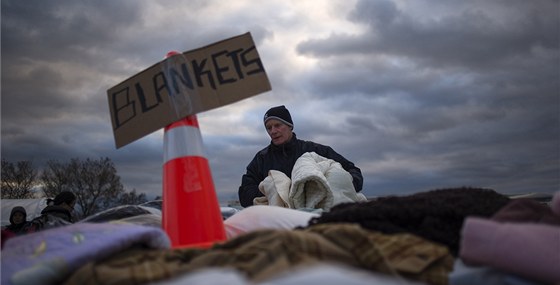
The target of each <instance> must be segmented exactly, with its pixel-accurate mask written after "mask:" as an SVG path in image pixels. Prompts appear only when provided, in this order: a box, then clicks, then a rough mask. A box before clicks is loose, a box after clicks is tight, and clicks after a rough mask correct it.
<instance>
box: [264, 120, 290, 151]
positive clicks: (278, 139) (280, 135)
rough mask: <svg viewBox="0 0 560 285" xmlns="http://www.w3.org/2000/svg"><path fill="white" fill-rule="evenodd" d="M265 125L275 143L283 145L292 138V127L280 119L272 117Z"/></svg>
mask: <svg viewBox="0 0 560 285" xmlns="http://www.w3.org/2000/svg"><path fill="white" fill-rule="evenodd" d="M265 127H266V132H267V133H268V135H269V136H270V139H272V143H273V144H274V145H281V144H284V143H286V142H288V141H290V139H292V128H291V127H290V126H288V125H286V124H284V123H282V122H281V121H279V120H276V119H270V120H268V121H266V124H265Z"/></svg>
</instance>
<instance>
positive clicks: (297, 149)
mask: <svg viewBox="0 0 560 285" xmlns="http://www.w3.org/2000/svg"><path fill="white" fill-rule="evenodd" d="M264 125H265V128H266V131H267V133H268V135H269V136H270V138H271V142H270V144H269V145H268V146H267V147H265V148H263V149H262V150H260V151H259V152H257V154H256V155H255V157H254V158H253V160H252V161H251V162H250V163H249V165H248V166H247V172H246V173H245V174H244V175H243V176H242V178H241V186H240V187H239V192H238V194H239V202H240V203H241V206H243V207H248V206H251V205H253V199H254V198H256V197H262V196H264V194H262V193H261V192H260V191H259V183H260V182H261V181H263V180H264V179H265V178H266V177H267V176H268V172H269V171H270V170H278V171H281V172H283V173H284V174H285V175H286V176H288V177H291V175H292V169H293V168H294V164H295V163H296V160H297V159H298V158H299V157H300V156H301V155H302V154H304V153H306V152H315V153H317V154H318V155H320V156H323V157H325V158H328V159H332V160H334V161H336V162H338V163H340V164H341V165H342V168H344V170H346V171H348V173H350V175H352V184H353V185H354V190H355V191H356V192H359V191H361V190H362V185H363V177H362V171H361V170H360V169H359V168H358V167H356V166H355V165H354V163H352V162H351V161H349V160H348V159H346V158H345V157H343V156H342V155H340V154H338V153H337V152H336V151H334V150H333V149H332V148H331V147H329V146H326V145H322V144H318V143H315V142H312V141H304V140H300V139H298V138H297V137H296V134H295V133H294V132H293V129H294V123H293V121H292V117H291V115H290V112H289V111H288V109H286V107H285V106H284V105H282V106H277V107H273V108H270V109H269V110H268V111H267V112H266V113H265V114H264Z"/></svg>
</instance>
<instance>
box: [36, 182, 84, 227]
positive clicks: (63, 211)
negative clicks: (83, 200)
mask: <svg viewBox="0 0 560 285" xmlns="http://www.w3.org/2000/svg"><path fill="white" fill-rule="evenodd" d="M75 204H76V195H75V194H74V193H72V192H70V191H62V192H60V193H59V194H58V195H56V197H55V198H54V203H53V205H49V206H47V207H45V209H43V211H41V216H39V217H37V218H35V219H33V220H32V221H31V222H29V225H28V226H27V227H26V231H27V232H28V233H30V232H36V231H40V230H43V229H48V228H54V227H59V226H64V225H70V224H73V223H74V220H73V218H72V212H73V211H74V205H75Z"/></svg>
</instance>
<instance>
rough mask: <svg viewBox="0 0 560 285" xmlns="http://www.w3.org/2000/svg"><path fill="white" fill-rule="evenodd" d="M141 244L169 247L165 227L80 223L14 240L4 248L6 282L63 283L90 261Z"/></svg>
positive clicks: (4, 275) (3, 265)
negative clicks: (163, 228) (162, 228)
mask: <svg viewBox="0 0 560 285" xmlns="http://www.w3.org/2000/svg"><path fill="white" fill-rule="evenodd" d="M135 246H140V247H144V248H146V247H147V248H169V247H170V242H169V238H168V237H167V235H166V234H165V232H164V231H163V230H161V229H158V228H155V227H148V226H138V225H131V224H125V223H122V224H109V223H102V224H96V223H77V224H73V225H68V226H63V227H58V228H53V229H48V230H44V231H40V232H37V233H33V234H27V235H23V236H19V237H16V238H13V239H10V240H8V241H7V242H6V245H5V247H4V249H2V284H4V285H9V284H18V285H23V284H30V285H36V284H60V283H61V282H62V281H64V280H65V279H66V278H67V277H68V276H69V275H70V274H71V273H72V272H74V270H76V269H77V268H79V267H81V266H82V265H84V264H86V263H87V262H91V261H95V260H101V259H104V258H107V257H109V256H112V255H113V254H114V253H117V252H120V251H122V250H125V249H128V248H131V247H135Z"/></svg>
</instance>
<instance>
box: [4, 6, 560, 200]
mask: <svg viewBox="0 0 560 285" xmlns="http://www.w3.org/2000/svg"><path fill="white" fill-rule="evenodd" d="M333 3H334V4H333ZM348 3H349V2H347V1H341V2H336V1H335V2H332V3H331V2H330V1H329V2H324V3H323V4H321V5H317V4H316V3H315V2H314V1H313V2H306V1H302V2H301V3H300V2H299V1H298V2H297V3H291V4H286V2H285V1H278V2H274V1H270V2H268V1H267V2H265V3H263V4H259V5H257V4H255V3H254V2H243V1H233V2H220V1H171V0H162V1H142V2H137V1H110V0H103V1H56V2H45V1H34V0H32V1H2V2H1V5H2V11H1V13H2V17H1V21H2V27H1V32H2V33H1V37H2V41H1V45H2V122H1V124H2V157H3V158H7V159H9V160H12V161H17V160H27V159H31V160H33V161H34V162H35V163H36V164H38V165H41V164H43V163H44V162H45V161H47V160H49V159H58V160H66V159H70V158H74V157H80V158H84V159H85V158H92V159H96V158H99V157H110V158H111V159H112V160H113V161H114V162H115V165H116V167H117V170H118V173H119V174H120V175H121V177H122V182H123V184H124V185H125V187H126V188H127V189H129V190H131V189H132V188H135V189H137V191H139V192H148V193H149V195H150V196H151V197H153V196H158V195H161V177H162V159H163V155H162V153H163V150H162V148H163V140H162V134H163V131H158V132H156V133H154V134H151V135H148V136H146V137H144V138H142V139H140V140H138V141H136V142H133V143H131V144H130V145H127V146H125V147H123V148H120V149H118V150H117V149H115V146H114V139H113V134H112V128H111V122H110V118H109V112H108V106H107V101H106V100H107V99H106V90H107V89H108V88H110V87H112V86H114V85H116V84H118V83H120V82H121V81H123V80H125V79H127V78H128V77H130V76H132V75H134V74H136V73H138V72H140V71H141V70H143V69H145V68H147V67H149V66H151V65H152V64H154V63H155V62H157V61H159V60H161V59H162V57H163V55H164V54H165V53H166V52H167V51H168V50H180V51H183V50H188V49H193V48H198V47H201V46H204V45H207V44H210V43H213V42H216V41H219V40H222V39H225V38H228V37H231V36H234V35H238V34H241V33H244V32H247V31H251V33H252V35H253V38H254V40H255V43H256V45H257V46H258V49H259V54H260V55H261V58H262V59H263V63H264V65H265V67H266V70H267V74H268V75H269V78H270V81H271V84H272V86H273V91H272V92H269V93H267V94H263V95H259V96H256V97H253V98H250V99H247V100H245V101H242V102H240V103H236V104H232V105H231V106H227V107H222V108H219V109H216V110H212V111H208V112H205V113H202V114H200V116H199V118H200V125H201V131H202V133H203V137H204V144H205V151H206V154H207V157H208V159H209V163H210V166H211V168H212V175H213V178H214V182H215V184H216V189H217V192H218V195H219V196H220V198H221V199H232V198H236V193H237V187H238V186H239V183H240V179H241V175H242V173H243V172H244V171H245V167H246V165H247V163H248V162H249V161H250V160H251V159H252V158H253V156H254V154H255V152H256V151H258V150H260V149H262V148H263V147H265V146H266V145H267V144H268V143H269V142H270V139H269V137H268V136H267V134H266V132H265V130H264V128H263V126H262V115H263V114H264V112H265V111H266V110H267V109H268V108H270V107H271V106H274V105H280V104H285V105H286V106H287V107H288V108H289V109H290V111H291V113H292V117H293V119H294V123H295V131H296V133H297V135H298V137H300V138H302V139H306V140H314V141H317V142H320V143H323V144H327V145H330V146H332V147H333V148H334V149H335V150H336V151H338V152H340V153H341V154H343V155H344V156H346V157H347V158H349V159H350V160H352V161H354V162H355V163H356V164H357V165H358V166H359V167H360V168H361V169H362V171H363V173H364V178H365V179H364V181H365V184H364V185H365V186H364V191H365V193H366V195H386V194H402V193H412V192H416V191H421V190H427V189H430V188H436V187H452V186H463V185H472V186H481V187H493V188H495V189H496V190H498V191H502V192H508V193H510V192H529V191H535V192H552V191H555V190H559V189H560V177H559V175H560V149H559V148H558V145H559V144H560V116H559V114H560V67H559V65H560V51H559V42H560V39H559V37H560V31H559V27H560V15H559V12H558V11H559V2H558V1H546V0H536V1H521V0H514V1H501V0H496V1H478V0H473V1H446V2H441V1H427V0H425V1H420V0H417V1H404V0H402V1H357V2H355V3H356V6H355V7H353V8H352V9H349V10H348V11H349V13H346V12H343V9H340V7H345V6H347V5H348ZM352 3H354V2H352ZM300 5H301V6H300ZM331 5H332V6H331ZM310 6H313V7H315V8H316V9H317V11H320V10H321V9H322V8H323V7H324V6H328V8H327V9H326V10H327V11H328V13H327V14H321V13H318V12H317V11H308V10H306V8H309V7H310ZM344 11H346V10H344ZM326 15H328V16H326ZM328 17H331V18H328ZM332 23H335V24H332ZM336 23H341V24H342V26H344V27H349V28H348V29H347V30H343V29H342V28H340V27H338V26H337V24H336ZM352 27H355V29H353V28H352ZM238 107H239V108H238Z"/></svg>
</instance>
